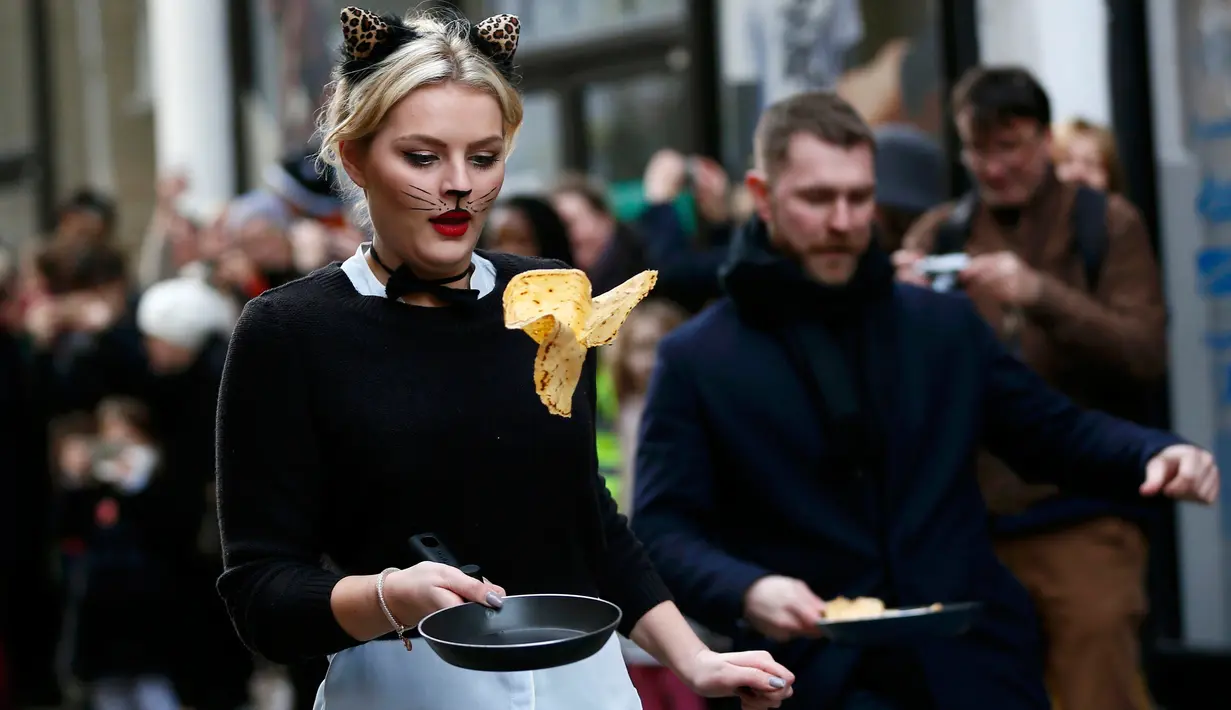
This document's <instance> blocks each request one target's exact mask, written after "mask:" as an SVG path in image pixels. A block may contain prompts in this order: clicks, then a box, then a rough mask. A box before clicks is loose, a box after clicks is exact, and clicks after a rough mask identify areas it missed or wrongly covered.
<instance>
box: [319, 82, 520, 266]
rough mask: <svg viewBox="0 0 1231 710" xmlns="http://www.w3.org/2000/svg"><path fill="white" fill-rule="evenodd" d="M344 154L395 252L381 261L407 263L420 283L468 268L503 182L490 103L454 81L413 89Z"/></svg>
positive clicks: (500, 130)
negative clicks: (371, 132) (421, 279)
mask: <svg viewBox="0 0 1231 710" xmlns="http://www.w3.org/2000/svg"><path fill="white" fill-rule="evenodd" d="M342 154H343V160H344V163H345V167H346V172H347V174H348V175H350V177H351V179H352V180H354V181H355V183H356V184H357V185H359V186H360V187H362V188H363V189H364V191H365V192H366V194H367V203H368V209H369V211H370V212H371V215H372V226H373V227H374V228H375V230H376V234H377V235H378V236H379V239H380V241H381V244H382V245H385V246H386V247H387V248H388V249H389V250H390V251H392V252H394V254H393V255H391V257H383V258H384V260H385V262H386V263H389V261H390V260H391V258H393V257H396V258H398V260H400V261H406V262H409V264H410V266H411V268H412V269H413V270H414V271H415V273H417V274H418V275H420V276H422V277H424V278H444V277H448V276H453V275H456V274H458V273H461V272H462V271H464V270H465V269H466V267H467V265H468V264H469V263H470V254H471V252H472V251H474V247H475V244H476V243H477V242H478V239H479V234H480V233H481V232H482V229H483V222H484V221H485V220H486V217H487V211H488V208H489V207H491V205H492V203H493V202H494V201H495V200H496V198H497V197H498V196H499V195H500V187H501V185H502V184H503V183H504V123H503V120H502V118H501V113H500V104H499V102H497V101H496V99H495V98H494V97H492V96H491V95H489V94H486V93H484V92H482V91H479V90H477V89H472V88H469V87H466V86H461V85H459V84H455V83H444V84H436V85H432V86H425V87H422V88H419V89H416V90H415V91H413V92H411V93H410V94H409V95H408V96H406V97H405V98H403V99H402V100H401V101H399V102H398V103H396V104H394V106H393V108H392V109H390V111H389V113H388V114H387V115H386V116H385V120H384V122H383V123H382V124H381V126H380V128H379V129H378V130H377V132H376V133H375V134H374V135H373V136H372V137H371V138H370V139H369V140H368V141H366V142H365V144H364V145H354V146H343V149H342ZM382 256H383V255H382ZM390 265H391V266H392V264H390Z"/></svg>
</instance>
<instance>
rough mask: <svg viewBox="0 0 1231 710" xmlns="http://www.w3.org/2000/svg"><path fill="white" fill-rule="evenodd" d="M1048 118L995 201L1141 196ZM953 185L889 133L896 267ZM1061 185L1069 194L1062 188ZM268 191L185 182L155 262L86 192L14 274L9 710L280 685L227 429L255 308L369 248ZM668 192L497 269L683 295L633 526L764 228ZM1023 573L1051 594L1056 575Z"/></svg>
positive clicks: (623, 425)
mask: <svg viewBox="0 0 1231 710" xmlns="http://www.w3.org/2000/svg"><path fill="white" fill-rule="evenodd" d="M1039 118H1040V121H1041V122H1042V125H1040V126H1039V128H1040V130H1041V133H1040V135H1047V136H1048V139H1047V144H1046V152H1045V153H1038V154H1036V153H1035V152H1032V150H1033V149H1032V148H1030V147H1028V146H1025V144H1016V145H1008V144H1006V145H995V146H991V147H990V148H987V147H986V146H984V147H983V148H980V150H984V151H985V152H984V153H981V154H979V155H982V158H978V156H976V158H977V159H982V160H983V163H982V165H983V166H984V168H985V170H984V172H983V173H981V174H978V175H976V178H977V179H983V180H984V181H990V182H992V183H995V184H999V185H1007V186H1008V187H1005V188H1004V189H1009V188H1014V189H1016V188H1020V189H1022V190H1025V191H1026V194H1027V195H1033V194H1035V193H1036V192H1038V191H1039V190H1040V189H1042V186H1044V185H1047V184H1051V183H1052V182H1054V181H1060V182H1079V183H1082V184H1085V185H1088V186H1089V187H1090V188H1093V189H1095V190H1098V191H1107V192H1110V193H1121V192H1122V191H1123V190H1124V179H1123V176H1122V174H1121V169H1120V166H1119V161H1118V159H1117V157H1116V153H1115V148H1114V145H1115V141H1114V140H1113V138H1112V136H1111V135H1110V134H1109V133H1108V131H1107V130H1106V129H1105V128H1103V127H1100V126H1096V125H1093V124H1091V123H1089V122H1086V121H1083V120H1071V121H1066V122H1063V123H1061V124H1058V125H1055V126H1049V125H1047V124H1048V123H1050V117H1047V118H1046V119H1044V117H1043V116H1042V115H1041V116H1040V117H1039ZM1023 140H1025V139H1023ZM971 150H974V148H972V147H970V146H967V152H968V153H969V152H970V151H971ZM987 150H990V151H991V153H987V152H986V151H987ZM988 155H991V156H992V158H991V159H989V158H987V156H988ZM968 157H969V156H968ZM947 162H948V161H947V158H946V157H945V154H944V152H943V150H942V149H941V148H940V146H939V145H938V144H937V142H936V140H935V139H934V138H933V137H932V136H931V135H930V134H926V133H923V132H922V131H919V130H918V129H915V128H910V127H904V126H897V125H892V124H885V125H882V126H878V127H877V168H876V169H877V183H878V184H877V195H876V202H877V222H878V228H879V229H878V234H877V239H878V240H879V241H880V246H881V247H882V248H883V249H885V250H886V251H890V252H894V251H898V250H899V249H901V248H902V247H903V246H904V240H905V242H906V243H905V246H906V247H907V248H919V244H920V242H919V241H918V240H919V236H918V229H919V225H920V224H921V219H920V218H921V217H923V216H924V215H927V214H928V213H929V212H931V211H933V210H935V209H936V208H938V207H940V206H941V205H942V204H944V203H945V202H946V201H947V200H948V198H949V197H950V196H949V194H948V190H947V189H946V187H945V186H946V185H947V184H948V178H947ZM975 162H976V163H977V160H975ZM992 163H994V164H995V166H994V169H992V168H987V166H988V165H990V164H992ZM1036 163H1037V164H1038V165H1040V166H1043V168H1044V169H1045V172H1040V173H1039V174H1038V175H1037V177H1036V176H1034V173H1033V172H1032V166H1034V165H1035V164H1036ZM968 165H971V162H970V161H968ZM989 170H990V172H989ZM263 177H264V180H263V184H262V185H261V187H260V188H259V189H256V190H253V191H251V192H249V193H247V194H244V195H241V196H239V197H237V198H235V199H234V200H232V201H231V202H230V203H229V204H227V205H225V207H224V208H223V209H222V210H220V211H219V212H218V213H217V214H195V213H189V212H186V211H185V210H184V209H182V207H181V200H180V197H181V196H182V195H183V194H184V192H185V191H186V190H187V189H188V187H189V185H188V184H187V182H186V181H185V179H184V178H182V177H181V176H177V175H168V176H165V177H164V178H163V179H162V180H160V182H159V184H158V185H157V186H156V190H157V206H156V208H155V209H154V212H153V215H152V216H151V218H150V221H149V226H148V229H147V230H146V232H145V234H144V235H143V236H142V237H141V239H140V240H139V245H137V246H136V248H131V247H126V245H131V244H132V243H133V242H134V240H131V239H127V238H123V237H126V236H127V235H119V234H116V232H115V225H116V224H117V220H116V215H117V211H119V210H124V209H125V206H124V205H122V204H121V205H117V204H115V203H114V202H113V201H112V200H111V199H110V198H109V197H108V196H107V195H104V194H99V193H98V192H96V191H94V190H90V189H83V190H81V191H79V192H78V193H76V194H74V195H72V196H71V197H69V198H68V199H66V200H65V201H64V202H63V204H62V206H61V207H60V211H59V218H58V222H57V224H56V226H55V229H54V230H53V232H52V233H51V234H49V235H47V236H46V237H45V238H30V239H28V240H26V241H25V242H24V244H23V248H21V249H19V250H17V251H11V252H3V253H0V299H2V300H0V323H2V324H3V326H2V331H0V358H2V362H0V373H2V375H3V377H4V382H3V384H2V385H0V397H3V400H2V401H0V417H3V419H4V422H3V426H0V447H2V449H3V450H2V452H0V456H3V457H4V458H5V460H6V461H9V462H10V464H9V465H7V466H5V467H2V469H0V471H2V473H0V476H3V481H2V485H3V487H4V488H3V490H0V504H4V505H6V506H8V507H9V508H10V509H8V510H4V511H0V513H2V514H3V516H4V517H6V518H10V519H13V520H15V521H16V524H15V525H13V526H9V527H7V528H6V529H5V530H4V531H3V532H2V533H0V565H2V566H3V569H4V574H3V575H0V578H2V580H0V595H3V598H2V600H3V601H4V608H6V609H9V610H11V611H10V613H9V615H8V618H7V619H6V623H5V626H4V628H3V633H2V634H0V708H5V707H13V706H24V705H56V704H60V703H61V702H65V703H67V702H78V701H80V702H88V703H89V704H90V705H91V706H92V707H95V708H98V709H99V710H103V709H104V708H106V707H130V706H129V705H125V704H124V703H125V702H127V701H126V700H124V698H135V697H140V698H142V701H141V702H142V704H141V705H140V707H142V708H176V707H180V706H181V705H184V706H191V707H195V708H198V709H200V710H210V709H215V708H216V709H218V710H233V709H235V708H240V707H244V706H248V705H250V704H252V703H254V702H256V699H255V698H254V696H253V690H254V688H257V687H258V684H256V683H254V682H253V678H254V674H255V675H259V674H260V672H262V671H264V670H266V669H265V667H264V665H263V663H262V662H261V661H259V660H258V659H254V658H253V657H252V656H251V654H250V653H249V652H248V651H247V650H246V649H245V648H244V647H243V646H242V645H240V643H239V641H238V640H237V638H236V637H235V634H234V632H233V630H232V629H231V625H230V622H229V621H228V619H227V616H226V612H225V610H224V608H223V606H222V604H221V602H220V601H219V599H218V597H217V595H216V593H215V591H214V580H215V578H216V577H217V575H218V573H219V571H220V569H221V560H220V551H219V543H218V524H217V519H216V517H215V511H214V500H213V499H214V468H213V462H214V417H215V403H216V399H217V391H218V387H219V382H220V378H221V372H222V366H223V363H224V360H225V356H226V349H227V338H228V336H229V333H230V330H231V328H232V326H233V325H234V323H235V321H236V319H237V317H238V313H239V311H240V310H241V309H242V307H243V305H244V303H245V302H246V301H247V300H248V299H251V298H253V297H255V296H257V295H259V294H260V293H262V292H263V291H265V290H266V289H270V288H276V287H277V286H279V285H281V284H284V283H287V282H288V281H291V280H293V279H296V278H298V277H299V276H301V275H304V274H307V273H309V272H311V271H312V270H314V269H317V268H319V267H322V266H324V265H326V264H329V263H331V262H334V261H339V260H344V259H346V258H347V257H349V256H351V255H352V254H354V253H355V251H356V249H358V248H359V247H360V245H361V244H362V243H364V242H365V241H366V240H367V237H366V236H365V234H364V233H363V232H362V231H361V230H360V229H358V228H357V227H355V226H354V225H353V224H352V222H351V220H350V214H349V209H348V206H347V205H346V204H344V203H342V202H341V201H340V200H339V199H338V197H336V195H335V192H334V189H333V188H334V184H333V183H334V177H333V175H332V174H331V173H330V172H329V171H328V170H324V169H322V167H321V164H320V163H319V162H318V161H317V160H316V159H315V156H314V155H313V153H312V151H311V150H310V149H305V151H304V152H303V153H300V154H296V155H290V156H287V157H286V158H285V159H284V160H283V161H282V162H280V163H278V164H276V165H271V166H269V168H268V170H267V171H266V172H265V174H264V176H263ZM1031 180H1033V181H1034V183H1035V184H1029V181H1031ZM643 189H644V200H645V207H644V208H643V209H642V210H641V211H640V213H639V214H638V215H636V216H635V218H633V219H631V220H621V219H619V218H617V216H616V215H615V213H614V212H613V208H612V206H611V203H610V201H609V199H608V196H607V191H606V190H605V188H604V186H603V185H602V184H601V183H596V182H594V181H591V180H588V179H586V178H585V177H583V176H569V177H568V178H567V179H564V180H561V181H560V182H559V183H558V184H557V185H556V186H554V187H553V188H552V189H551V190H549V191H546V192H545V193H543V194H520V195H506V196H504V197H502V199H501V200H500V202H499V206H498V208H497V209H496V210H495V212H494V213H493V215H492V217H491V219H490V220H489V222H488V224H487V226H486V230H485V234H484V235H483V241H482V244H481V245H482V246H485V247H486V248H488V249H492V250H498V251H507V252H513V253H518V254H524V255H539V256H544V257H548V258H552V259H560V260H563V261H565V262H567V263H569V264H571V265H573V266H574V267H576V268H578V269H581V270H583V271H584V272H585V273H586V274H587V276H588V277H589V279H590V281H591V283H592V284H593V289H594V292H595V293H601V292H604V291H606V290H608V289H610V288H611V287H613V286H615V285H617V284H619V283H621V282H622V281H623V280H625V279H627V278H629V277H631V276H633V275H634V274H636V273H638V272H640V271H641V270H643V269H647V268H651V269H656V270H658V272H659V281H658V286H657V288H656V289H655V291H654V292H653V294H652V298H651V299H650V300H649V301H647V302H646V303H645V304H644V305H642V306H640V307H638V308H637V309H635V310H634V311H633V313H632V316H631V317H630V318H629V320H628V322H627V324H626V325H625V326H624V329H623V331H622V336H621V338H620V339H619V340H618V341H617V342H616V344H615V345H614V346H613V347H612V348H610V349H608V350H607V351H606V352H605V357H606V364H605V369H604V372H603V375H602V380H601V383H600V389H601V395H600V408H601V409H602V415H603V419H602V422H601V427H600V428H601V431H600V433H599V453H600V462H601V466H602V468H603V470H604V472H605V473H606V474H607V475H608V476H609V481H610V485H611V487H612V490H613V492H615V494H616V496H617V499H618V500H619V501H620V503H621V506H622V507H624V508H625V509H627V510H631V505H630V503H631V496H632V491H633V483H632V479H633V469H632V463H633V461H634V459H635V455H634V448H635V445H636V432H637V428H638V421H639V416H640V412H641V408H642V405H643V402H644V397H645V394H646V391H647V387H648V383H649V380H650V376H651V373H652V372H653V370H654V367H655V357H656V356H655V350H656V345H657V343H658V342H659V340H660V339H661V338H662V337H663V336H664V335H666V334H667V333H668V332H670V331H671V330H672V329H674V328H675V327H677V326H679V325H680V324H682V323H684V322H685V321H686V320H688V319H689V318H690V317H691V316H692V315H694V314H696V313H697V312H698V311H700V310H702V309H703V308H705V306H706V305H707V304H708V303H710V302H712V301H713V300H714V299H716V298H719V297H720V296H721V295H722V290H721V287H720V281H719V276H718V274H719V269H720V267H721V265H722V264H723V262H724V261H725V260H726V258H727V252H728V248H729V245H730V242H731V240H732V237H733V234H734V233H735V231H736V229H737V228H738V227H739V226H740V225H741V224H743V223H744V222H745V221H746V220H747V219H748V218H749V217H751V216H752V212H753V206H752V200H751V198H750V197H749V195H748V193H747V190H746V188H745V187H744V185H743V183H742V175H741V174H732V173H730V172H728V171H727V170H726V169H724V167H723V166H722V165H721V164H720V163H719V162H718V161H717V160H715V159H714V158H712V157H709V156H694V155H684V154H681V153H679V152H677V151H675V150H672V149H669V148H664V149H663V150H661V151H660V152H658V153H657V154H655V155H654V156H653V157H652V159H650V161H649V162H648V164H647V165H646V167H645V173H644V177H643ZM685 194H687V195H688V196H690V198H691V199H690V200H689V201H687V202H685V201H683V200H681V197H682V196H684V195H685ZM684 205H687V206H684ZM689 210H691V214H690V213H688V211H689ZM923 221H924V222H926V219H925V220H923ZM933 223H934V222H933ZM912 235H913V236H912ZM1005 554H1006V560H1007V561H1008V562H1009V563H1010V566H1013V560H1014V559H1020V560H1023V561H1022V563H1021V574H1022V575H1029V574H1031V572H1030V570H1031V569H1035V568H1031V567H1030V563H1029V559H1031V558H1032V556H1037V555H1038V554H1041V553H1039V552H1038V551H1037V550H1027V549H1026V548H1022V547H1020V546H1019V547H1016V548H1013V549H1008V548H1006V551H1005ZM1014 554H1016V555H1017V556H1018V557H1017V558H1014V557H1013V555H1014ZM1015 571H1016V570H1015ZM1090 574H1091V577H1092V578H1093V577H1094V576H1097V575H1096V574H1095V573H1094V572H1091V573H1090ZM1023 579H1024V580H1026V581H1028V580H1027V579H1026V577H1025V576H1024V577H1023ZM1067 583H1069V582H1066V584H1067ZM1073 583H1074V584H1076V582H1073ZM1039 584H1041V585H1043V586H1046V584H1047V581H1046V580H1045V581H1043V582H1040V583H1039ZM1028 586H1030V584H1029V581H1028ZM1032 591H1033V590H1032ZM1142 611H1143V610H1142ZM1134 613H1136V612H1134ZM712 640H713V641H714V642H715V643H721V640H720V639H712ZM626 657H627V660H628V663H629V667H630V670H631V673H632V675H633V678H634V682H635V683H636V685H637V686H638V689H639V690H640V692H641V693H642V696H643V701H644V703H645V707H646V708H647V710H656V709H657V708H664V709H665V708H674V709H676V710H684V709H686V708H703V707H705V703H704V702H703V701H702V700H700V699H699V698H696V697H692V696H690V695H689V694H688V692H687V690H686V689H685V688H684V687H683V686H682V685H680V684H679V682H678V681H675V680H674V679H673V678H672V677H671V676H670V674H667V673H665V672H663V671H662V669H660V668H657V667H656V666H655V664H654V662H653V661H652V660H651V659H650V658H649V657H648V656H646V655H645V654H644V653H643V652H640V651H639V649H637V648H636V647H635V646H631V644H630V645H629V646H628V647H627V648H626ZM323 671H324V660H323V659H320V661H319V662H318V663H315V664H307V665H305V666H304V667H300V668H290V669H284V670H283V671H282V672H283V673H285V677H286V678H288V679H289V681H288V683H289V685H290V686H291V687H293V688H294V691H295V700H294V703H295V706H296V707H310V706H311V702H312V697H313V694H314V692H315V688H316V685H317V684H318V683H319V681H320V678H321V677H322V674H323ZM132 707H136V706H132Z"/></svg>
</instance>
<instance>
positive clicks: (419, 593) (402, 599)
mask: <svg viewBox="0 0 1231 710" xmlns="http://www.w3.org/2000/svg"><path fill="white" fill-rule="evenodd" d="M384 591H385V604H387V605H388V606H389V611H390V612H392V614H393V616H394V617H395V618H396V619H397V620H398V621H400V622H401V623H402V624H405V625H406V626H415V625H416V624H418V623H419V620H420V619H422V618H423V617H425V616H427V615H428V614H431V613H432V612H435V611H439V610H440V609H445V608H448V607H451V606H457V605H459V604H465V603H466V602H478V603H479V604H483V605H486V606H490V607H492V608H494V609H499V608H500V607H501V605H503V604H504V596H505V593H504V588H503V587H501V586H499V585H495V584H492V583H491V582H488V581H487V580H482V581H480V580H477V579H474V578H473V577H469V576H467V575H466V573H465V572H462V571H461V570H460V569H458V568H456V567H450V566H449V565H442V564H439V563H437V562H420V563H419V564H417V565H415V566H414V567H407V568H406V569H402V570H398V571H397V572H390V573H389V576H388V577H386V578H385V588H384Z"/></svg>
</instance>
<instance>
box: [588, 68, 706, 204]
mask: <svg viewBox="0 0 1231 710" xmlns="http://www.w3.org/2000/svg"><path fill="white" fill-rule="evenodd" d="M687 97H688V92H687V90H686V86H685V82H684V77H683V76H682V75H676V74H651V75H643V76H638V77H633V78H630V79H627V80H624V81H620V82H610V83H595V84H590V85H588V86H586V89H585V127H586V135H587V143H588V145H589V154H590V155H589V157H590V160H589V172H591V173H592V174H594V175H596V176H598V177H602V178H603V179H605V180H608V181H620V180H635V179H636V180H639V179H640V178H641V175H642V173H643V172H644V171H645V165H646V163H647V162H649V159H650V156H652V155H653V154H654V152H655V151H657V150H658V149H660V148H666V147H674V148H677V149H678V148H681V147H683V146H685V145H687V132H688V124H687V121H688V116H689V111H688V98H687Z"/></svg>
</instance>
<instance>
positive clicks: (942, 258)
mask: <svg viewBox="0 0 1231 710" xmlns="http://www.w3.org/2000/svg"><path fill="white" fill-rule="evenodd" d="M969 265H970V255H969V254H965V253H962V252H958V253H955V254H937V255H936V256H925V257H923V258H922V259H920V260H919V261H917V262H915V270H916V271H918V272H919V273H921V274H923V275H924V276H927V277H928V278H930V279H931V280H932V290H933V291H942V292H943V291H952V290H953V288H954V287H955V286H957V275H958V274H959V273H961V272H962V270H963V269H965V268H966V267H967V266H969Z"/></svg>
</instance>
